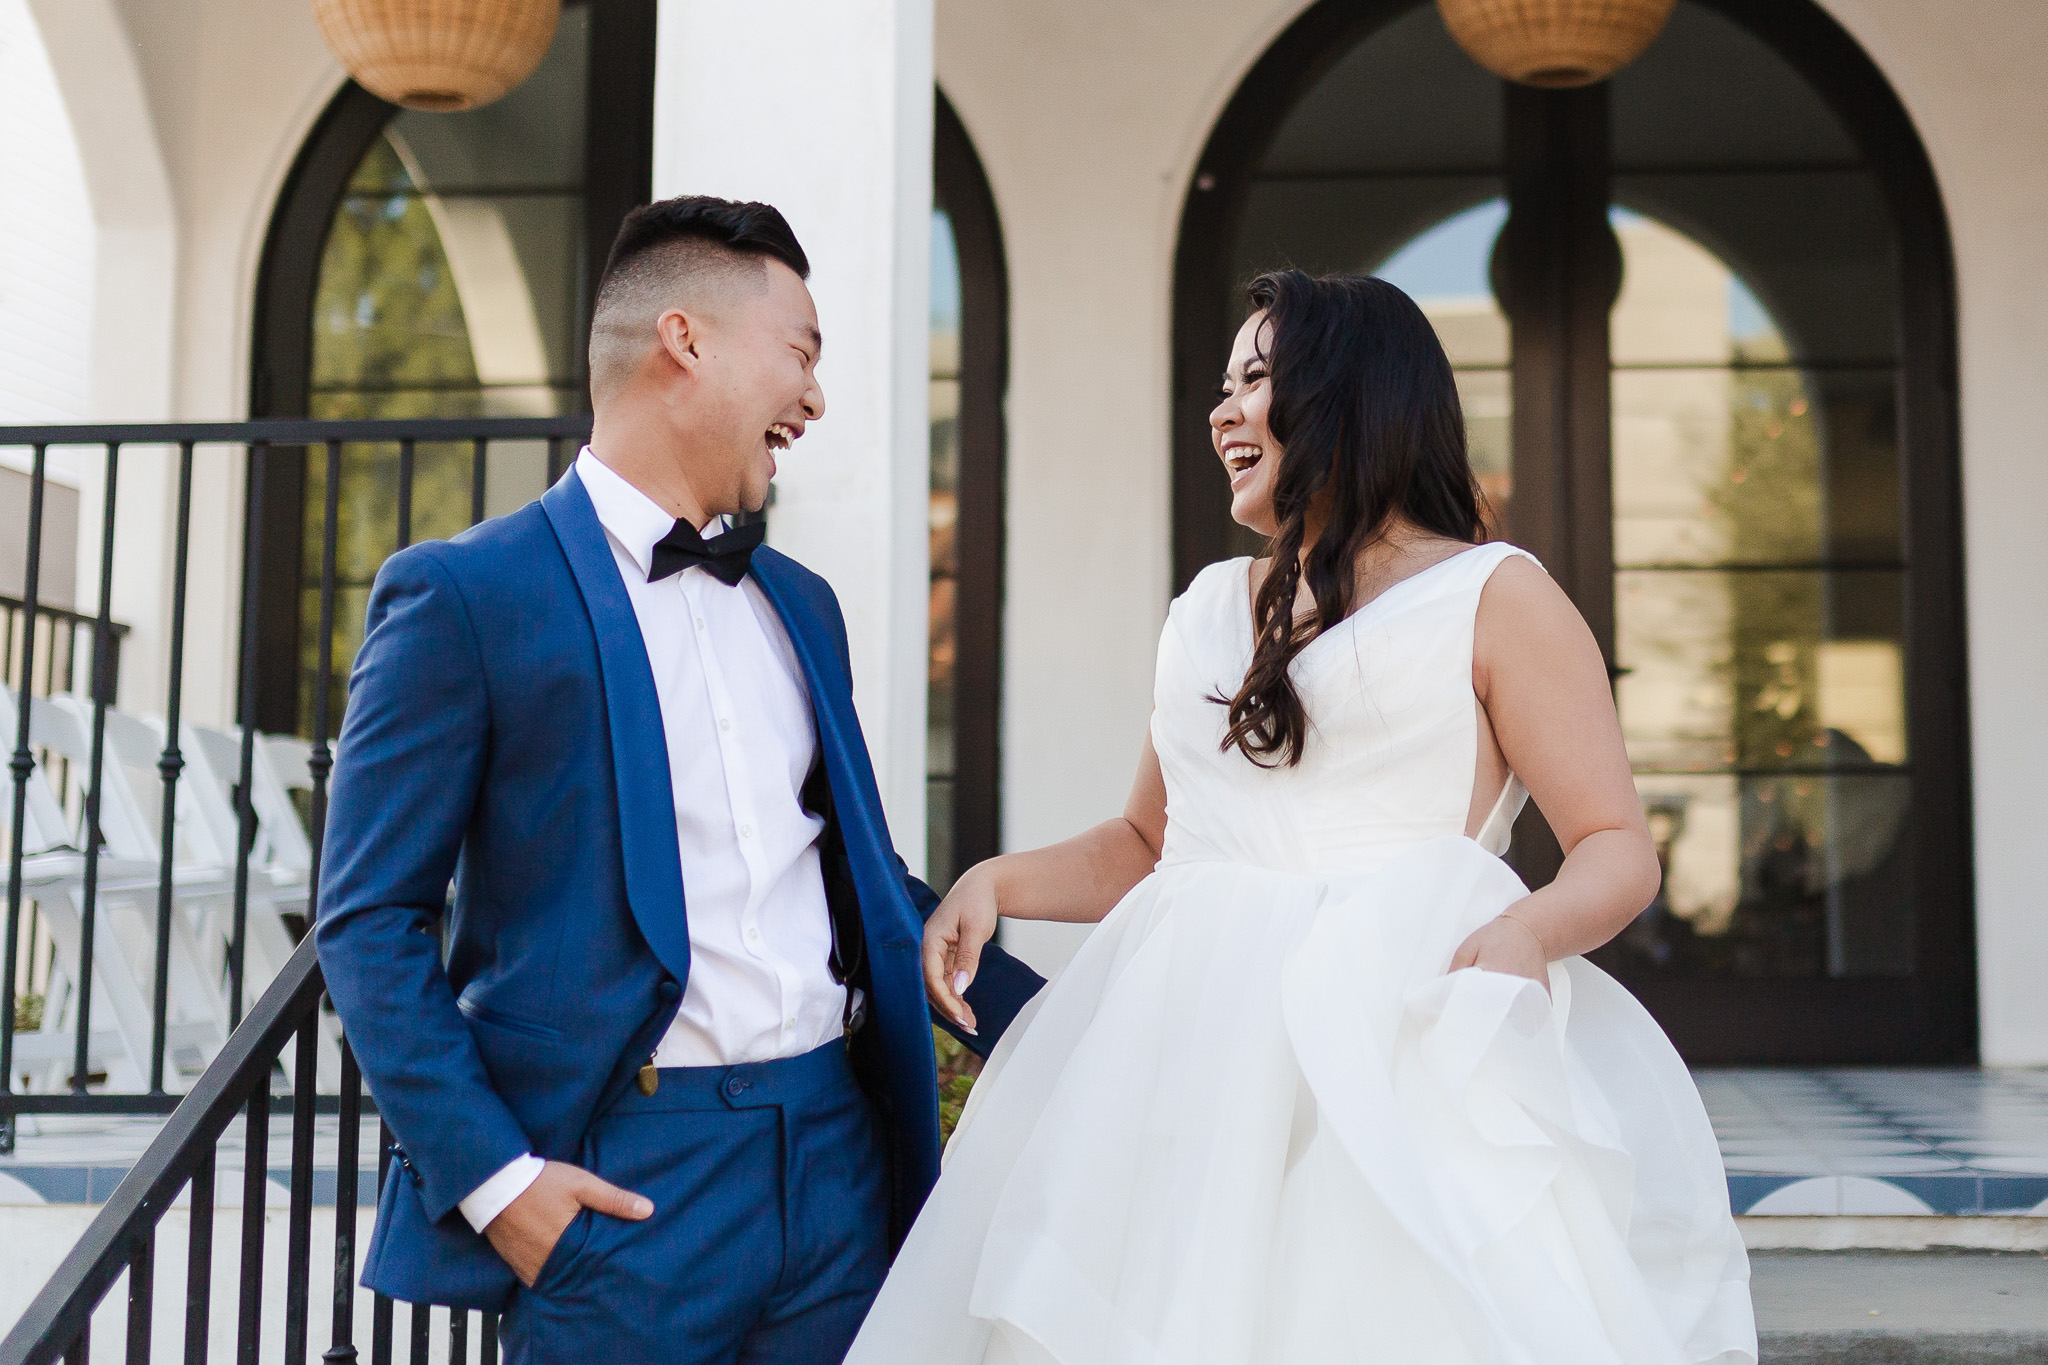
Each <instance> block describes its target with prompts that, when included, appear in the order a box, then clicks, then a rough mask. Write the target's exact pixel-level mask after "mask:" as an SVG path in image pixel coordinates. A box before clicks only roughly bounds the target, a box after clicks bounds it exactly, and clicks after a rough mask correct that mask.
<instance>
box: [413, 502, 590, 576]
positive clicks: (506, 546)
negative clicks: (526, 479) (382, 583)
mask: <svg viewBox="0 0 2048 1365" xmlns="http://www.w3.org/2000/svg"><path fill="white" fill-rule="evenodd" d="M541 555H546V556H549V557H551V558H553V559H556V560H559V559H560V558H561V549H560V546H559V544H558V543H557V542H556V540H555V533H554V529H553V527H551V526H550V525H549V524H548V519H547V514H546V513H545V512H543V511H542V510H541V505H540V504H539V503H538V502H530V503H528V504H526V506H524V507H522V508H520V509H519V510H518V511H516V512H509V513H507V514H506V515H504V516H502V517H492V518H491V519H490V520H489V521H484V522H479V523H477V524H476V525H475V526H472V527H470V528H469V529H468V530H467V531H464V532H463V533H462V534H461V535H458V536H456V537H455V538H454V539H452V540H423V541H421V542H419V543H418V544H416V545H409V546H407V547H406V548H405V549H403V550H400V551H399V552H398V553H397V554H394V555H392V556H391V558H389V559H387V560H385V561H384V567H383V569H382V570H381V571H380V572H379V574H378V577H379V578H380V579H381V578H387V577H396V576H399V575H406V576H416V575H419V574H422V573H426V574H431V573H432V572H433V569H430V568H428V566H429V565H432V566H434V567H435V568H438V569H439V571H440V572H441V573H443V574H445V575H446V576H447V577H448V578H450V579H452V580H454V582H455V583H457V584H458V585H460V586H461V587H463V588H465V589H469V588H472V587H481V586H484V585H487V584H495V583H501V582H503V581H504V578H505V576H506V575H508V574H509V575H513V576H524V575H528V574H531V573H532V572H533V570H534V569H535V568H536V567H537V566H538V564H539V563H545V562H546V560H544V559H541V560H537V558H536V557H537V556H541Z"/></svg>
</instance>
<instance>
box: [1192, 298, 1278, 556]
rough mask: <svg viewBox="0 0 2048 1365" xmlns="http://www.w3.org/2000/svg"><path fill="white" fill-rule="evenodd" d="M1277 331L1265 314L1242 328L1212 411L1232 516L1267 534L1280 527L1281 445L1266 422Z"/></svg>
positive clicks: (1211, 428)
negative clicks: (1276, 490)
mask: <svg viewBox="0 0 2048 1365" xmlns="http://www.w3.org/2000/svg"><path fill="white" fill-rule="evenodd" d="M1272 344H1273V329H1272V327H1271V326H1270V325H1269V324H1268V322H1267V320H1266V314H1265V313H1264V312H1257V313H1253V314H1252V315H1251V316H1250V317H1248V318H1246V319H1245V320H1244V326H1242V327H1240V328H1238V329H1237V340H1236V341H1235V342H1234V343H1233V344H1232V345H1231V348H1230V368H1229V369H1227V370H1226V371H1224V374H1223V396H1222V400H1221V401H1220V402H1218V403H1217V404H1216V407H1215V409H1214V410H1213V411H1211V412H1210V414H1209V438H1210V441H1211V443H1212V444H1213V445H1214V446H1215V447H1216V455H1217V457H1218V458H1219V459H1221V460H1222V461H1223V467H1224V469H1225V470H1226V471H1227V472H1228V474H1229V476H1230V519H1231V520H1232V521H1235V522H1236V523H1237V524H1238V525H1240V526H1243V527H1245V528H1246V529H1248V530H1252V531H1256V532H1258V533H1259V534H1260V535H1262V536H1271V535H1273V534H1274V533H1275V532H1277V531H1278V530H1279V528H1280V524H1279V522H1278V521H1277V520H1276V519H1275V518H1274V516H1273V485H1274V481H1275V480H1276V479H1277V478H1278V477H1279V472H1280V444H1279V442H1277V441H1275V440H1274V439H1273V433H1272V431H1271V430H1269V429H1268V428H1267V426H1266V418H1267V415H1268V414H1269V413H1270V412H1271V411H1272V406H1273V381H1272V378H1271V376H1270V375H1269V374H1268V372H1267V362H1266V356H1265V350H1266V348H1268V347H1270V346H1271V345H1272Z"/></svg>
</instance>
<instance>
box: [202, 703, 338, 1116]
mask: <svg viewBox="0 0 2048 1365" xmlns="http://www.w3.org/2000/svg"><path fill="white" fill-rule="evenodd" d="M180 747H181V749H182V751H183V752H184V754H185V759H186V764H187V767H186V769H185V773H184V777H183V779H182V780H181V782H180V790H181V791H183V790H185V789H186V788H187V787H189V788H190V790H191V792H192V794H193V797H194V800H195V802H196V803H197V805H198V806H199V807H200V809H197V810H195V812H194V817H193V821H194V826H195V829H204V830H207V831H211V834H210V835H209V837H210V838H212V839H214V840H215V841H216V842H217V844H218V846H219V847H220V848H223V849H226V850H228V851H229V862H230V870H231V871H232V861H233V859H232V850H233V849H234V848H235V846H236V843H237V841H238V840H239V839H240V837H241V817H240V814H239V812H238V811H237V810H236V808H235V789H236V787H237V785H238V783H239V779H240V776H241V762H242V740H241V736H240V735H238V734H233V733H229V732H227V731H222V730H212V729H208V728H206V727H204V726H196V725H187V726H185V727H184V741H183V743H182V744H181V746H180ZM307 752H308V751H307V750H306V747H305V745H304V742H303V741H301V740H297V739H292V738H286V737H280V736H272V735H263V734H259V735H257V737H256V748H255V752H254V754H253V760H254V761H253V764H252V772H251V779H250V793H251V799H250V804H251V806H252V807H253V808H254V811H255V815H256V830H255V837H254V838H253V839H252V841H251V843H250V848H249V883H248V886H249V893H248V909H247V915H246V918H245V920H244V931H245V932H244V939H243V949H242V951H243V958H242V960H243V968H244V979H245V980H246V981H247V982H248V983H249V984H248V991H249V997H250V998H251V999H253V998H254V997H255V995H256V994H257V993H258V992H260V991H261V989H262V987H263V985H264V984H265V983H267V982H269V981H270V980H271V979H272V978H273V977H275V976H276V975H277V973H279V972H281V971H283V970H284V965H285V963H286V962H287V961H289V960H290V958H291V955H292V951H293V949H295V948H296V947H297V946H298V944H297V941H296V940H295V939H294V937H293V935H292V930H291V926H290V925H288V924H287V923H286V921H285V916H286V915H288V914H291V913H294V912H297V913H299V914H303V913H304V912H305V908H306V904H307V891H308V883H307V874H308V872H309V871H310V868H311V865H312V860H313V859H312V845H311V843H310V842H309V841H308V839H307V837H306V830H305V826H304V825H302V824H301V823H300V822H299V816H298V812H297V811H296V810H295V809H294V808H293V806H292V802H291V797H290V795H289V791H288V788H287V785H286V784H287V783H288V782H291V781H293V780H294V779H295V778H296V777H297V776H299V775H305V782H304V785H306V786H309V787H310V786H311V777H310V774H309V773H308V770H307V768H306V760H305V755H306V753H307ZM280 768H282V770H283V774H284V775H283V776H282V777H280V776H279V769H280ZM181 818H183V817H182V816H181ZM231 932H232V929H231V926H229V925H228V924H226V923H225V920H224V919H223V920H222V921H221V922H219V923H218V924H217V926H216V930H215V932H214V934H213V935H212V937H213V939H215V940H216V941H220V942H225V940H226V938H227V937H228V935H229V934H230V933H231ZM339 1038H340V1024H339V1022H338V1021H337V1020H335V1019H333V1018H332V1017H331V1016H325V1015H323V1027H322V1029H321V1033H320V1058H319V1066H320V1073H321V1074H322V1075H324V1076H332V1077H338V1076H339V1075H340V1074H341V1073H340V1066H341V1052H340V1044H339ZM293 1056H294V1054H292V1053H290V1052H287V1053H286V1054H285V1058H284V1062H285V1066H286V1069H287V1071H289V1069H290V1067H291V1066H292V1064H293Z"/></svg>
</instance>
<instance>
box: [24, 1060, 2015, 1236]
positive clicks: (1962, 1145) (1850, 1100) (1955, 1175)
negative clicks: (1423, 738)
mask: <svg viewBox="0 0 2048 1365" xmlns="http://www.w3.org/2000/svg"><path fill="white" fill-rule="evenodd" d="M1693 1074H1694V1079H1695V1080H1696V1081H1697V1082H1698V1083H1699V1087H1700V1094H1701V1096H1702V1098H1704V1099H1705V1101H1706V1105H1707V1113H1708V1115H1709V1116H1710V1117H1711V1118H1712V1119H1713V1122H1714V1131H1715V1134H1716V1135H1717V1136H1718V1137H1719V1138H1720V1142H1721V1155H1722V1159H1723V1160H1724V1162H1725V1163H1726V1165H1727V1168H1728V1193H1729V1196H1730V1199H1731V1201H1732V1203H1733V1205H1734V1208H1735V1211H1736V1212H1737V1213H1744V1214H1754V1215H1769V1214H1785V1215H1801V1214H1803V1215H1815V1214H1822V1215H1825V1214H1862V1215H1896V1214H1919V1215H1923V1216H1924V1215H1927V1214H1943V1215H1970V1214H2002V1215H2007V1216H2011V1215H2032V1216H2035V1217H2041V1218H2048V1069H2043V1070H2026V1071H1975V1070H1967V1069H1961V1068H1952V1069H1931V1068H1930V1069H1903V1068H1842V1069H1829V1070H1803V1071H1791V1070H1764V1069H1761V1068H1755V1069H1752V1068H1730V1069H1719V1068H1717V1069H1711V1070H1701V1071H1697V1072H1695V1073H1693ZM287 1122H288V1121H286V1120H282V1119H276V1120H273V1121H272V1127H273V1132H272V1138H271V1147H270V1152H269V1161H268V1162H267V1163H266V1164H267V1165H268V1166H269V1168H270V1169H269V1171H268V1176H269V1187H268V1190H267V1198H268V1200H269V1202H271V1203H279V1202H282V1201H283V1200H284V1198H285V1192H286V1189H287V1188H288V1186H289V1182H290V1173H289V1171H288V1170H287V1169H286V1163H287V1162H288V1161H289V1159H290V1150H289V1146H288V1144H287V1141H286V1139H285V1136H284V1129H285V1125H286V1124H287ZM157 1127H158V1123H157V1121H156V1120H154V1119H120V1118H70V1117H66V1118H29V1119H24V1120H22V1126H21V1132H20V1135H19V1137H18V1139H17V1145H16V1149H15V1152H14V1154H13V1155H12V1156H5V1157H0V1204H22V1203H31V1204H39V1203H52V1204H60V1203H61V1204H73V1203H100V1202H103V1201H104V1200H105V1199H106V1198H107V1196H108V1195H110V1194H112V1193H113V1190H114V1186H115V1185H117V1184H118V1183H120V1179H121V1177H122V1176H123V1175H125V1174H126V1173H127V1171H128V1168H129V1167H130V1166H132V1165H133V1164H134V1163H135V1161H136V1159H137V1158H138V1157H140V1156H141V1154H142V1151H143V1149H144V1148H145V1147H147V1146H148V1144H149V1140H150V1139H151V1138H152V1137H154V1136H155V1135H156V1130H157ZM339 1131H340V1129H339V1126H338V1121H337V1120H336V1119H333V1118H331V1117H330V1118H323V1119H321V1120H319V1121H318V1123H317V1127H316V1130H315V1137H314V1157H315V1165H316V1168H317V1173H316V1175H315V1177H314V1197H315V1199H316V1201H317V1202H319V1203H323V1204H331V1203H333V1202H334V1192H335V1178H334V1170H335V1154H336V1145H337V1138H338V1134H339ZM240 1139H241V1125H240V1124H239V1123H235V1124H232V1125H230V1127H229V1128H228V1131H227V1134H226V1135H225V1136H224V1137H223V1138H222V1141H221V1145H220V1151H219V1157H218V1162H219V1165H218V1172H219V1173H218V1176H217V1177H216V1184H215V1189H216V1190H217V1192H218V1196H217V1197H218V1199H219V1201H220V1202H221V1203H222V1204H223V1205H228V1204H232V1203H238V1202H239V1201H240V1199H241V1190H242V1181H241V1179H240V1174H241V1171H242V1168H243V1162H242V1149H241V1141H240ZM376 1142H377V1125H376V1122H375V1120H371V1121H369V1122H366V1123H365V1124H364V1125H363V1133H362V1140H361V1144H360V1146H359V1148H358V1151H359V1152H360V1153H361V1158H360V1164H361V1166H362V1167H363V1171H362V1174H361V1176H360V1177H359V1187H360V1196H359V1197H360V1198H361V1200H362V1202H364V1203H366V1204H367V1203H373V1202H375V1190H376V1173H375V1170H374V1169H373V1168H374V1165H375V1162H376V1151H377V1148H376Z"/></svg>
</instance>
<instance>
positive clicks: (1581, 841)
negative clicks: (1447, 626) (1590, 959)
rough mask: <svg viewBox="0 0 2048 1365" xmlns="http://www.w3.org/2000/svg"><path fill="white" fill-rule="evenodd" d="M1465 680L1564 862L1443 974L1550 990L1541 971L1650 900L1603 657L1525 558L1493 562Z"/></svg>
mask: <svg viewBox="0 0 2048 1365" xmlns="http://www.w3.org/2000/svg"><path fill="white" fill-rule="evenodd" d="M1472 674H1473V677H1472V685H1473V688H1474V690H1475V691H1476V692H1477V693H1478V694H1479V700H1480V703H1481V704H1482V705H1483V706H1484V707H1485V708H1486V714H1487V717H1488V718H1489V720H1490V721H1491V722H1492V725H1493V733H1494V738H1495V740H1496V742H1498V743H1499V745H1500V750H1501V755H1502V756H1503V757H1504V758H1505V759H1506V760H1507V763H1508V767H1509V768H1511V769H1512V770H1513V771H1514V772H1515V774H1516V775H1517V776H1519V777H1520V778H1521V779H1522V784H1523V785H1524V786H1526V787H1527V788H1528V789H1529V795H1530V796H1531V797H1532V798H1533V799H1534V800H1535V802H1536V806H1537V809H1539V810H1541V811H1542V812H1543V816H1544V818H1545V819H1546V820H1548V821H1549V822H1550V828H1551V831H1552V832H1553V833H1554V834H1556V835H1557V842H1558V845H1559V847H1561V848H1562V849H1563V850H1564V854H1565V859H1564V866H1563V867H1562V868H1560V869H1559V870H1558V874H1557V878H1556V880H1554V881H1552V882H1551V883H1550V885H1548V886H1546V887H1544V888H1543V889H1541V890H1540V891H1535V892H1532V893H1530V894H1529V895H1528V896H1526V897H1524V898H1523V899H1522V900H1519V901H1517V902H1516V903H1515V904H1513V905H1511V906H1509V907H1508V908H1507V910H1506V911H1505V912H1503V913H1502V914H1501V916H1500V917H1499V918H1498V919H1495V920H1493V921H1491V922H1489V923H1487V924H1485V925H1483V926H1481V927H1480V928H1479V929H1478V930H1477V931H1475V932H1474V933H1473V934H1472V936H1471V937H1470V938H1467V939H1466V940H1465V943H1464V945H1463V946H1462V947H1461V948H1459V949H1458V953H1457V956H1455V957H1454V958H1452V960H1451V969H1452V970H1453V971H1456V970H1457V969H1458V968H1460V967H1474V966H1477V967H1485V968H1488V969H1490V970H1493V971H1504V972H1514V973H1516V974H1517V975H1520V976H1527V977H1530V978H1532V979H1534V980H1537V981H1544V982H1547V981H1548V972H1547V971H1546V967H1547V965H1548V964H1549V963H1550V962H1552V961H1555V960H1556V959H1558V958H1561V957H1570V956H1572V955H1573V954H1574V953H1585V952H1590V951H1592V950H1593V949H1595V948H1597V947H1599V946H1600V945H1601V944H1603V943H1605V942H1607V941H1608V940H1609V939H1611V938H1613V937H1614V936H1615V935H1616V934H1618V933H1620V932H1621V931H1622V930H1623V929H1624V928H1626V927H1627V926H1628V923H1629V921H1630V920H1632V919H1634V918H1635V917H1636V916H1637V915H1638V914H1640V913H1642V909H1643V907H1644V906H1646V905H1648V904H1649V903H1650V901H1651V899H1652V898H1653V897H1655V896H1656V894H1657V886H1658V883H1659V881H1660V879H1661V877H1662V872H1661V870H1660V869H1659V867H1658V865H1657V850H1656V845H1655V844H1653V843H1652V842H1651V839H1650V831H1649V827H1648V826H1647V825H1646V824H1645V822H1644V820H1643V805H1642V801H1641V799H1640V798H1638V797H1637V795H1636V786H1635V779H1634V778H1633V776H1631V774H1630V772H1629V765H1628V753H1627V751H1626V750H1625V749H1624V748H1623V746H1622V739H1621V722H1620V720H1619V719H1618V718H1617V717H1616V716H1615V713H1614V695H1613V693H1612V692H1611V691H1610V690H1609V684H1608V679H1607V668H1606V664H1605V661H1604V660H1603V659H1602V658H1601V656H1600V647H1599V646H1598V645H1597V644H1595V643H1594V640H1593V632H1592V631H1590V630H1588V629H1587V628H1586V623H1585V621H1584V620H1583V619H1582V618H1581V617H1580V616H1579V613H1578V610H1577V609H1576V608H1575V607H1573V606H1572V604H1571V600H1570V599H1569V598H1567V597H1566V596H1565V595H1564V591H1563V589H1561V588H1559V587H1558V586H1557V584H1555V583H1554V582H1552V581H1551V579H1550V576H1549V575H1548V574H1546V573H1544V572H1543V571H1542V570H1541V569H1539V568H1537V567H1536V566H1535V565H1534V564H1532V563H1530V562H1529V561H1528V560H1526V559H1522V558H1520V557H1519V556H1518V557H1516V558H1514V559H1510V560H1508V561H1507V562H1506V563H1504V564H1502V565H1501V566H1500V567H1499V568H1498V569H1496V570H1495V571H1494V574H1493V577H1492V578H1491V579H1490V580H1489V581H1488V582H1487V585H1486V589H1485V591H1484V592H1483V593H1482V594H1481V595H1480V599H1479V616H1478V621H1477V623H1476V625H1475V627H1474V636H1473V648H1472Z"/></svg>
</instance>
